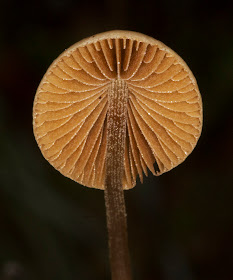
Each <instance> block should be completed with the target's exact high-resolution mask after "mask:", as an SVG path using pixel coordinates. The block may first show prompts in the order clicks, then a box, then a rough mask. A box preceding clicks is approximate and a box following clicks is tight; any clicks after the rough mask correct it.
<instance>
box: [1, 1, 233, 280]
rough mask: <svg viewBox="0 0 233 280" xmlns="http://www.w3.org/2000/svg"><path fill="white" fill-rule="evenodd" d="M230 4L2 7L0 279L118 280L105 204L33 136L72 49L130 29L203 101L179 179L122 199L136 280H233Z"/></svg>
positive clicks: (149, 181)
mask: <svg viewBox="0 0 233 280" xmlns="http://www.w3.org/2000/svg"><path fill="white" fill-rule="evenodd" d="M231 3H232V1H231V2H230V1H229V2H226V1H217V2H212V1H195V0H188V1H169V0H167V1H147V0H145V1H141V2H136V1H133V0H128V1H123V0H118V1H109V0H106V1H103V2H100V1H94V0H92V1H82V2H81V1H80V2H78V1H72V0H57V1H56V0H47V1H38V2H37V1H34V2H33V1H30V2H25V1H11V0H8V1H1V4H0V279H1V280H24V279H25V280H38V279H43V280H53V279H54V280H77V279H82V280H84V279H87V280H88V279H95V280H98V279H110V272H109V265H108V248H107V234H106V223H105V207H104V196H103V192H102V191H98V190H94V189H88V188H85V187H82V186H80V185H78V184H76V183H75V182H73V181H71V180H69V179H67V178H65V177H63V176H62V175H60V173H59V172H57V171H56V170H54V169H53V168H52V167H51V166H50V165H49V164H48V163H47V162H46V160H44V158H43V157H42V155H41V153H40V150H39V148H38V147H37V144H36V142H35V140H34V136H33V132H32V104H33V99H34V95H35V92H36V89H37V87H38V85H39V82H40V80H41V79H42V77H43V75H44V73H45V72H46V70H47V68H48V67H49V65H50V64H51V63H52V61H53V60H54V59H55V58H56V57H57V56H58V55H59V54H60V53H61V52H63V50H64V49H66V48H67V47H69V46H70V45H72V44H74V43H75V42H77V41H79V40H81V39H83V38H85V37H88V36H90V35H93V34H96V33H99V32H103V31H107V30H112V29H126V30H133V31H138V32H142V33H145V34H147V35H149V36H152V37H154V38H156V39H158V40H160V41H162V42H164V43H165V44H166V45H168V46H169V47H171V48H172V49H173V50H175V51H176V52H177V53H178V54H179V55H180V56H181V57H182V58H183V59H184V60H185V61H186V62H187V64H188V65H189V67H190V68H191V70H192V71H193V73H194V75H195V76H196V79H197V81H198V85H199V88H200V91H201V94H202V97H203V105H204V127H203V132H202V136H201V138H200V140H199V142H198V144H197V146H196V148H195V149H194V151H193V153H192V154H191V155H190V156H189V157H188V158H187V160H186V161H185V162H184V163H182V164H181V165H180V166H179V167H177V168H175V169H174V170H172V171H170V172H169V173H166V174H164V175H162V176H161V177H159V178H157V177H153V176H152V175H151V174H150V175H149V177H148V178H146V179H145V183H144V184H143V185H141V184H140V183H139V182H138V184H137V186H136V187H135V188H134V189H133V190H130V191H127V192H125V196H126V204H127V211H128V228H129V243H130V251H131V256H132V267H133V274H134V279H135V280H149V279H150V280H151V279H152V280H153V279H155V280H178V279H179V280H230V279H233V175H232V174H233V114H232V107H233V18H232V11H233V5H232V4H231Z"/></svg>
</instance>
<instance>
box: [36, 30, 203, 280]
mask: <svg viewBox="0 0 233 280" xmlns="http://www.w3.org/2000/svg"><path fill="white" fill-rule="evenodd" d="M33 127H34V134H35V138H36V141H37V143H38V146H39V148H40V149H41V152H42V154H43V156H44V157H45V159H47V160H48V161H49V163H50V164H51V165H52V166H53V167H54V168H56V169H57V170H58V171H60V172H61V173H62V174H63V175H64V176H66V177H69V178H70V179H72V180H74V181H76V182H78V183H80V184H81V185H84V186H87V187H91V188H98V189H102V190H104V194H105V204H106V214H107V226H108V235H109V249H110V264H111V273H112V279H113V280H120V279H121V280H122V279H124V280H129V279H131V271H130V258H129V250H128V238H127V222H126V210H125V202H124V192H123V191H124V190H128V189H131V188H133V187H134V186H135V184H136V178H137V175H139V178H140V180H141V182H142V181H143V173H144V174H145V175H146V176H147V174H148V169H149V170H150V171H151V172H152V173H153V174H154V175H161V174H163V173H164V172H167V171H169V170H171V169H172V168H174V167H176V166H177V165H179V164H180V163H181V162H183V161H184V160H185V159H186V157H187V156H188V155H189V154H190V153H191V152H192V150H193V149H194V147H195V145H196V143H197V141H198V138H199V137H200V134H201V128H202V101H201V96H200V93H199V89H198V86H197V83H196V80H195V78H194V76H193V74H192V72H191V71H190V69H189V68H188V66H187V65H186V63H185V62H184V61H183V60H182V59H181V58H180V57H179V56H178V55H177V54H176V53H175V52H174V51H172V50H171V49H170V48H168V47H167V46H165V45H164V44H163V43H161V42H160V41H157V40H155V39H153V38H151V37H148V36H146V35H143V34H140V33H136V32H131V31H118V30H117V31H109V32H105V33H101V34H98V35H95V36H91V37H90V38H87V39H84V40H82V41H80V42H78V43H76V44H74V45H73V46H71V47H70V48H68V49H67V50H65V51H64V52H63V53H62V54H61V55H60V56H59V57H58V58H57V59H56V60H55V61H54V62H53V63H52V65H51V66H50V67H49V69H48V71H47V72H46V74H45V75H44V77H43V79H42V81H41V83H40V85H39V87H38V89H37V93H36V96H35V100H34V107H33Z"/></svg>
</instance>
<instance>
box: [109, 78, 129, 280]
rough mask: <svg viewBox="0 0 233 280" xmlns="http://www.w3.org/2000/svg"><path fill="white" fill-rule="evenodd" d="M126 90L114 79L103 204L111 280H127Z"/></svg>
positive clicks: (124, 85) (111, 87)
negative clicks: (125, 192)
mask: <svg viewBox="0 0 233 280" xmlns="http://www.w3.org/2000/svg"><path fill="white" fill-rule="evenodd" d="M127 100H128V89H127V86H126V84H125V82H124V81H122V80H115V81H113V82H112V84H111V86H110V89H109V103H108V104H109V110H108V116H107V158H106V181H105V192H104V193H105V205H106V215H107V226H108V237H109V256H110V265H111V273H112V280H130V279H131V268H130V256H129V249H128V233H127V219H126V209H125V200H124V190H123V186H122V179H123V174H124V152H125V140H126V119H127Z"/></svg>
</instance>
